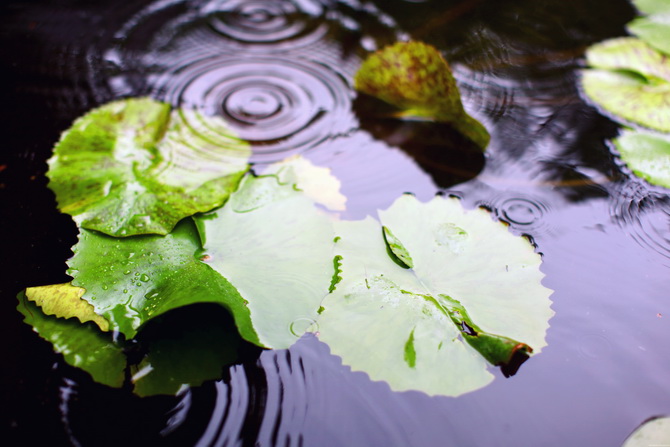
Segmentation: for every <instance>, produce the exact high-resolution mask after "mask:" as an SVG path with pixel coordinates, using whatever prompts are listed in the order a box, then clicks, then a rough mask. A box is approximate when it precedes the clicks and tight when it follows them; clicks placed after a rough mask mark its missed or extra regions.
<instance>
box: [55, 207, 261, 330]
mask: <svg viewBox="0 0 670 447" xmlns="http://www.w3.org/2000/svg"><path fill="white" fill-rule="evenodd" d="M200 248H201V245H200V238H199V235H198V231H197V229H196V227H195V225H194V223H193V221H192V219H190V218H188V219H185V220H184V221H182V222H180V223H179V224H178V225H177V226H176V227H175V229H174V230H173V231H172V233H170V234H168V235H166V236H157V235H144V236H135V237H131V238H122V239H119V238H114V237H111V236H106V235H104V234H101V233H98V232H95V231H89V230H84V229H82V230H81V232H80V235H79V242H78V243H77V244H76V245H75V246H74V247H73V251H74V253H75V254H74V256H73V257H72V258H71V259H70V260H69V261H68V265H69V266H70V269H69V270H68V273H69V274H70V275H71V276H72V277H73V278H74V279H73V281H72V283H73V284H74V285H75V286H78V287H83V288H84V289H86V293H84V295H83V297H82V298H83V299H85V300H86V301H88V302H89V303H90V304H91V305H93V307H94V308H95V312H96V313H98V314H99V315H102V316H104V317H105V318H106V319H107V320H108V321H109V322H110V325H111V327H112V328H113V329H115V330H118V331H120V332H121V333H123V334H124V335H125V336H126V337H127V338H132V337H134V336H135V334H136V333H137V330H138V328H139V327H140V326H141V325H143V324H144V323H146V322H147V321H149V320H150V319H151V318H153V317H156V316H158V315H161V314H164V313H165V312H167V311H169V310H172V309H176V308H178V307H182V306H187V305H189V304H194V303H202V302H214V303H219V304H221V305H223V306H224V307H226V308H227V309H229V310H230V312H231V313H232V314H233V316H234V317H235V322H236V324H237V326H238V329H239V331H240V334H241V335H242V336H243V337H244V338H245V339H247V340H249V341H250V342H252V343H258V337H257V336H256V334H255V332H254V329H253V326H252V323H251V320H250V319H249V310H248V308H247V305H246V302H245V300H244V299H243V298H242V297H241V296H240V294H239V293H238V292H237V290H236V289H235V287H234V286H232V285H231V284H230V283H229V282H228V281H227V280H226V279H225V278H223V277H221V275H219V274H218V273H217V272H215V271H214V270H212V269H211V268H210V267H209V266H208V265H207V264H205V263H203V262H202V261H201V260H200V256H199V255H198V254H199V252H200Z"/></svg>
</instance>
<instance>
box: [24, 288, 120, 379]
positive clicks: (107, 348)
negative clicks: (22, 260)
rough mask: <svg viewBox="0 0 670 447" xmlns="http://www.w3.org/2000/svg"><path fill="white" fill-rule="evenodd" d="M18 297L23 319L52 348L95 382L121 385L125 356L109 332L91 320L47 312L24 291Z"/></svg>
mask: <svg viewBox="0 0 670 447" xmlns="http://www.w3.org/2000/svg"><path fill="white" fill-rule="evenodd" d="M18 298H19V305H18V310H19V312H21V313H22V314H23V316H24V321H25V323H27V324H29V325H31V326H32V327H33V330H34V331H35V332H37V333H38V334H39V335H40V337H42V338H43V339H45V340H47V341H49V342H51V344H52V345H53V347H54V350H55V351H56V352H58V353H61V354H63V357H64V359H65V361H66V362H67V363H69V364H70V365H72V366H75V367H77V368H81V369H83V370H84V371H86V372H87V373H89V374H90V375H91V376H92V377H93V380H95V381H96V382H99V383H102V384H104V385H108V386H112V387H120V386H121V385H123V381H124V378H125V372H124V371H125V368H126V356H125V355H124V353H123V349H122V348H121V347H120V346H119V345H117V344H116V343H114V341H113V340H112V335H111V334H110V333H104V332H102V331H100V329H99V328H98V326H96V325H95V324H93V323H91V322H88V323H84V324H82V323H81V322H80V321H78V320H77V319H75V318H70V319H64V318H58V317H56V316H53V315H46V314H45V313H44V312H42V309H41V308H40V307H39V306H38V305H37V304H35V303H34V302H32V301H30V300H28V299H27V298H26V296H25V293H23V292H22V293H20V294H19V296H18Z"/></svg>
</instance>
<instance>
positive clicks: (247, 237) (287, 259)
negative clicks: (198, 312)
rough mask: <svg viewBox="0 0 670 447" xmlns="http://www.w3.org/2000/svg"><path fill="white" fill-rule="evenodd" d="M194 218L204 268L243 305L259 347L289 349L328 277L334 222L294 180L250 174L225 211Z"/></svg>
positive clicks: (314, 315)
mask: <svg viewBox="0 0 670 447" xmlns="http://www.w3.org/2000/svg"><path fill="white" fill-rule="evenodd" d="M196 221H197V223H198V227H199V228H200V230H201V234H202V237H203V246H204V253H205V257H206V259H207V263H208V264H209V265H210V266H211V267H212V268H213V269H214V270H216V271H217V272H219V273H220V274H221V275H222V276H224V277H225V278H227V279H228V280H229V281H230V282H231V283H232V284H234V286H235V287H236V288H237V290H238V291H239V293H240V295H241V296H242V297H243V298H244V299H245V300H246V301H247V303H248V304H247V306H248V308H249V311H250V312H251V320H252V321H253V325H254V329H255V330H256V333H257V334H258V338H259V340H260V345H261V346H264V347H268V348H288V347H289V346H291V345H292V344H293V343H294V342H295V341H296V340H297V339H298V338H299V337H300V336H301V335H302V334H303V333H304V332H305V330H306V329H307V328H308V327H309V326H310V325H311V324H312V323H313V322H314V320H315V319H316V318H317V311H318V309H319V304H320V302H321V300H322V299H323V297H324V296H325V295H326V294H327V293H328V288H329V286H330V284H331V281H332V279H333V261H332V259H333V238H334V233H333V227H332V223H331V220H330V219H329V218H328V217H327V216H325V215H324V214H323V213H322V212H320V211H319V210H318V209H317V208H316V207H315V206H314V201H313V200H311V199H310V198H308V197H307V196H306V195H305V194H303V193H302V192H301V191H299V190H297V189H296V188H295V185H294V184H293V183H281V182H280V180H279V179H278V178H277V177H276V176H263V177H251V176H247V177H245V179H243V181H242V183H241V185H240V189H239V190H238V191H237V192H235V194H233V195H232V196H231V197H230V200H229V201H228V203H227V204H226V206H224V207H222V208H221V209H219V210H216V211H215V212H212V213H210V214H208V215H203V216H198V217H196Z"/></svg>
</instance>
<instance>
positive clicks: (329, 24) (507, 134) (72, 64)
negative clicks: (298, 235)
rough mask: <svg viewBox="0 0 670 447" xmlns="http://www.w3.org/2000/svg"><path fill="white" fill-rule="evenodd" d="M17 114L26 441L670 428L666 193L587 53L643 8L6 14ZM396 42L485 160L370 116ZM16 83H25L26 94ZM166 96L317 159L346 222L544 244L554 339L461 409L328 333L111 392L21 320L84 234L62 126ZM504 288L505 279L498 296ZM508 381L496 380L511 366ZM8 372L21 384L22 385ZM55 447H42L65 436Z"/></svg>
mask: <svg viewBox="0 0 670 447" xmlns="http://www.w3.org/2000/svg"><path fill="white" fill-rule="evenodd" d="M0 8H2V10H1V11H2V15H1V17H2V18H3V19H4V23H3V27H2V28H1V30H2V31H0V42H1V43H2V44H1V45H0V72H1V73H3V74H6V76H5V78H4V79H9V82H10V84H9V85H10V86H11V90H10V91H9V92H8V98H7V101H6V102H4V103H3V108H1V109H0V122H2V123H3V124H5V128H4V131H5V133H4V136H6V139H5V144H6V147H5V150H4V151H2V152H1V153H0V157H2V159H1V161H0V194H2V199H3V207H2V223H3V228H6V229H7V230H6V234H7V235H8V236H9V237H8V238H7V241H6V242H5V246H4V247H3V250H2V253H3V255H4V257H3V266H4V267H5V271H6V272H7V273H8V275H7V281H6V282H4V283H2V285H1V287H2V295H3V296H2V298H3V302H4V303H5V304H4V306H5V307H4V308H3V315H4V317H3V318H4V319H3V324H2V325H0V327H2V330H3V331H6V332H5V333H4V334H3V335H4V340H10V341H11V342H9V343H6V344H5V348H6V361H5V364H6V365H12V366H11V367H7V366H6V367H5V368H3V375H4V374H6V375H7V378H6V379H5V380H3V384H8V385H7V386H5V388H6V390H5V391H6V394H7V395H8V397H7V398H6V399H4V400H3V402H7V404H6V407H7V408H9V409H10V413H11V414H10V416H9V418H8V419H7V422H8V425H9V428H11V433H12V434H13V435H14V436H15V437H17V438H18V441H16V442H14V443H13V444H12V445H44V444H45V443H47V444H48V445H83V446H88V445H96V446H98V445H142V446H146V445H179V446H184V445H200V446H208V445H221V446H224V445H250V446H255V445H261V446H270V445H290V446H329V445H333V446H342V445H346V446H359V445H360V446H370V445H389V446H391V445H398V446H406V445H416V446H433V445H482V446H484V445H496V446H519V445H546V446H563V445H594V446H600V445H602V446H611V445H619V444H620V443H621V442H622V441H623V439H625V437H626V435H627V434H628V433H629V432H630V431H632V430H633V429H634V428H635V427H636V426H637V425H639V423H640V422H641V421H643V420H645V419H647V418H648V417H650V416H653V415H657V414H663V413H670V406H669V404H668V402H670V400H669V399H668V396H667V390H668V389H670V382H669V379H668V377H669V376H668V374H667V371H668V370H670V355H668V351H667V348H666V346H665V344H664V343H663V342H662V341H663V340H667V339H668V338H669V337H670V326H669V325H668V321H669V320H668V318H670V308H669V307H668V300H667V290H668V286H669V285H670V284H669V283H668V278H669V276H668V268H670V262H669V258H670V199H668V197H670V196H668V191H667V190H665V189H662V188H654V187H651V186H649V185H647V184H646V183H645V182H643V181H641V180H638V179H635V178H634V176H632V175H631V174H630V172H628V170H627V169H626V168H625V167H623V166H622V165H621V162H620V161H619V160H618V159H617V157H616V155H615V154H614V155H613V152H612V151H611V149H610V147H609V146H608V145H607V143H606V141H607V140H609V139H610V138H612V137H614V136H616V134H617V132H618V128H617V127H616V125H615V124H613V123H612V122H610V121H608V120H607V119H605V118H603V117H601V116H600V115H598V113H597V112H596V111H595V110H594V109H592V108H591V107H589V106H588V105H586V104H585V103H584V102H583V101H582V99H581V97H580V95H579V91H578V88H577V87H576V82H577V75H576V70H577V69H578V68H579V67H580V66H581V65H582V63H583V62H582V54H583V51H584V48H585V47H586V46H587V45H589V44H591V43H593V42H597V41H600V40H602V39H605V38H608V37H612V36H617V35H622V34H624V33H625V29H624V24H625V23H626V22H627V21H628V20H630V18H631V17H632V16H633V10H632V7H631V6H630V4H628V2H626V1H624V0H617V1H605V0H589V1H582V2H565V1H561V0H541V1H530V0H528V1H512V0H507V1H487V0H453V1H441V0H425V1H419V0H384V1H374V2H358V1H355V0H346V1H335V0H320V1H319V0H295V1H289V0H285V1H260V0H258V1H256V0H249V1H247V0H245V1H242V0H228V1H224V0H220V1H205V0H193V1H184V0H161V1H146V0H145V1H139V2H125V3H124V2H121V3H119V2H111V1H106V0H105V1H99V2H85V1H80V0H62V1H59V2H55V3H54V2H50V1H46V0H44V1H40V0H33V1H30V2H19V1H9V2H5V3H4V4H3V5H2V6H0ZM399 38H415V39H421V40H424V41H427V42H429V43H432V44H434V45H436V46H438V47H439V48H440V49H441V50H442V51H443V52H444V54H445V55H446V57H447V59H448V60H449V61H450V63H451V64H452V66H453V67H454V69H455V76H456V78H457V82H458V83H459V86H460V87H461V89H462V94H463V98H464V103H465V107H466V109H467V110H468V111H469V112H471V113H473V114H474V115H475V116H476V117H477V118H478V119H481V120H482V121H483V122H484V123H485V124H486V125H487V127H488V128H489V129H490V131H491V134H492V141H491V145H490V147H489V149H488V150H487V152H486V154H485V155H484V156H482V155H481V154H480V153H476V152H473V151H471V150H470V148H468V147H467V144H465V143H464V144H461V143H462V142H459V141H458V139H457V136H454V135H453V134H451V133H450V131H449V129H448V128H446V127H444V126H440V125H435V124H434V123H433V124H430V123H406V122H405V123H401V122H397V121H396V122H393V121H391V120H383V119H379V118H378V117H377V118H374V117H370V116H368V114H367V112H363V111H362V110H361V108H360V107H359V105H360V104H359V103H358V100H356V94H355V92H354V91H353V89H352V76H353V74H354V73H355V71H356V69H357V68H358V65H359V64H360V61H361V60H362V58H363V57H364V55H365V54H366V52H367V51H371V50H374V49H376V48H379V47H381V46H383V45H384V44H387V43H391V42H393V41H395V40H397V39H399ZM6 82H7V81H6ZM139 95H151V96H153V97H156V98H157V99H162V100H165V101H168V102H170V103H172V104H175V105H185V106H188V107H194V108H198V109H200V110H202V111H204V112H205V113H207V114H215V115H220V116H223V117H224V118H225V119H226V120H227V121H228V123H229V124H230V126H231V127H232V128H233V129H235V130H236V131H237V132H239V133H240V134H241V135H242V136H243V137H244V138H247V139H249V140H251V141H252V143H253V145H254V151H255V159H254V161H255V162H258V163H267V162H271V161H274V160H279V159H282V158H284V157H285V156H286V155H290V154H293V153H303V154H305V155H306V156H307V157H309V158H310V159H312V160H313V161H314V162H315V163H317V164H321V165H324V166H328V167H330V168H331V169H332V171H333V173H334V174H335V175H336V176H337V177H338V178H340V179H341V180H342V189H343V193H344V194H345V195H347V196H348V202H347V206H348V208H347V211H346V212H345V213H344V214H343V217H346V218H361V217H364V216H365V215H367V214H374V213H375V210H376V209H378V208H386V207H387V206H388V205H390V203H392V201H393V200H394V199H395V198H397V197H398V196H399V195H400V194H402V193H403V192H412V193H414V194H416V195H417V197H418V198H420V199H421V200H428V199H430V197H432V196H433V195H434V194H435V193H436V192H438V191H439V192H441V193H444V194H454V195H457V196H458V197H460V198H462V200H463V203H464V204H465V205H466V206H468V207H476V206H484V207H486V208H488V209H490V210H491V212H492V215H493V216H494V217H497V218H499V219H501V220H503V221H505V222H507V223H509V225H510V231H512V232H514V233H516V234H524V235H528V236H529V237H531V238H532V240H533V242H534V243H535V244H537V250H538V251H539V252H541V253H542V254H543V257H544V264H543V271H544V273H545V274H546V277H545V279H544V284H545V285H546V286H547V287H550V288H552V289H554V290H555V293H554V295H553V297H552V299H553V302H554V305H553V309H554V310H555V311H556V316H555V317H554V318H553V319H552V320H551V322H550V324H551V328H550V330H549V332H548V343H549V345H548V346H547V347H546V348H545V349H544V350H543V352H542V353H541V354H539V355H538V356H534V357H531V358H530V359H529V361H528V362H526V363H525V364H524V365H523V367H522V368H521V370H520V371H519V373H518V374H516V375H515V376H514V377H512V378H509V379H504V378H502V377H499V378H498V379H496V380H495V381H494V383H493V384H492V385H491V386H489V387H487V388H485V389H482V390H479V391H476V392H474V393H470V394H467V395H465V396H461V397H459V398H457V399H452V398H430V397H428V396H426V395H424V394H422V393H418V392H406V393H394V392H392V391H391V390H390V389H389V387H388V386H387V385H386V384H384V383H375V382H371V381H369V380H368V378H367V376H366V375H365V374H363V373H360V372H351V371H350V369H349V368H348V367H345V366H342V365H341V362H340V360H339V358H337V357H335V356H331V355H330V354H329V352H328V347H327V346H326V345H324V344H322V343H320V342H318V340H316V339H315V338H314V337H311V336H308V337H305V338H303V339H301V340H300V341H299V342H298V343H297V344H296V345H295V346H294V347H292V348H291V349H290V350H288V351H277V352H269V351H268V352H263V353H262V354H261V355H260V357H258V356H256V357H254V356H249V357H246V358H243V359H242V360H240V362H238V363H237V364H235V365H233V366H230V367H228V368H225V369H224V372H223V375H222V377H221V379H220V380H217V381H212V382H207V383H206V384H204V385H203V386H200V387H194V388H192V389H187V390H184V391H183V392H182V393H181V394H180V395H178V396H176V397H165V396H164V397H152V398H145V399H140V398H138V397H135V396H133V395H132V394H130V392H129V391H128V390H125V389H124V390H113V389H108V388H106V387H103V386H101V385H97V384H95V383H92V382H91V380H90V378H88V376H87V375H86V374H84V373H82V372H81V371H78V370H76V369H74V368H71V367H69V366H67V365H64V364H63V362H62V360H61V359H60V357H59V356H58V355H55V354H53V353H52V352H51V348H50V346H48V344H46V343H44V342H42V341H41V340H40V339H39V338H38V337H37V336H35V334H34V333H32V332H31V330H30V328H29V327H27V326H25V325H24V324H23V323H22V322H21V320H20V316H19V315H18V312H16V311H15V309H14V306H15V302H14V296H15V295H16V293H17V292H18V291H19V290H21V289H23V288H24V287H26V286H28V285H39V284H51V283H58V282H65V281H67V280H68V277H67V276H66V275H65V274H64V270H65V264H64V261H65V259H67V258H68V257H69V256H70V255H71V252H70V251H69V248H70V247H71V246H72V245H73V244H74V242H75V241H76V230H75V227H74V225H73V224H72V222H71V221H70V219H69V218H68V217H66V216H63V215H59V214H58V212H57V211H56V209H55V202H54V199H53V195H52V194H51V192H49V191H48V189H47V188H46V180H45V178H44V172H45V170H46V163H45V160H46V159H47V158H48V157H49V154H50V150H51V146H52V144H53V142H54V141H55V140H56V139H57V138H58V135H59V133H60V132H61V131H62V130H63V129H65V128H67V127H68V126H69V125H70V123H71V121H72V120H73V119H74V118H76V117H77V116H79V115H81V114H82V113H84V112H85V111H87V110H89V109H91V108H93V107H95V106H97V105H100V104H101V103H104V102H106V101H109V100H111V99H116V98H119V97H125V96H139ZM484 280H485V279H484ZM495 373H496V374H498V375H500V373H499V372H497V371H496V372H495ZM3 377H4V376H3ZM45 440H46V441H45Z"/></svg>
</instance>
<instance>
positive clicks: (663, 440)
mask: <svg viewBox="0 0 670 447" xmlns="http://www.w3.org/2000/svg"><path fill="white" fill-rule="evenodd" d="M667 445H670V417H659V418H654V419H651V420H649V421H646V422H645V423H644V424H642V425H640V426H639V427H638V428H637V429H636V430H635V431H634V432H633V433H631V435H630V436H629V437H628V438H626V440H625V441H624V443H623V446H622V447H649V446H659V447H660V446H667Z"/></svg>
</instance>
